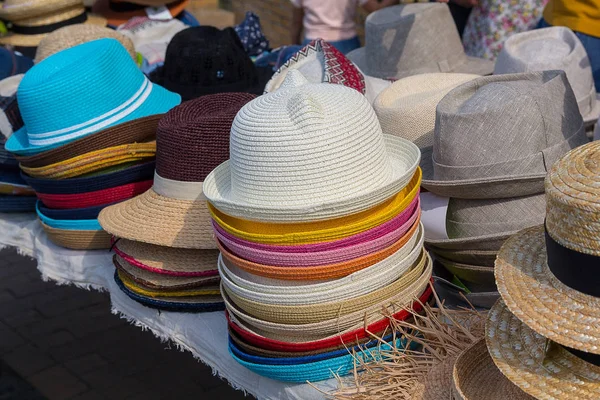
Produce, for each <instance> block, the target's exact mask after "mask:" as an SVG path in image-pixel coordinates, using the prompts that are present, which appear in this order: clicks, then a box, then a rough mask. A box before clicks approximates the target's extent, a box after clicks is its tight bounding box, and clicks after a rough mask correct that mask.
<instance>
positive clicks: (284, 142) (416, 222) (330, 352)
mask: <svg viewBox="0 0 600 400" xmlns="http://www.w3.org/2000/svg"><path fill="white" fill-rule="evenodd" d="M419 159H420V153H419V150H418V148H417V147H416V146H415V145H413V144H412V143H410V142H408V141H406V140H403V139H400V138H398V137H393V136H388V135H383V134H382V132H381V128H380V126H379V122H378V120H377V117H376V115H375V113H374V112H373V109H372V107H371V106H370V105H369V103H368V101H367V100H366V98H365V97H364V96H363V95H362V94H361V93H360V92H358V91H356V90H354V89H351V88H348V87H345V86H343V85H331V84H326V83H308V81H307V80H306V79H305V78H304V76H303V75H302V74H301V73H300V72H299V71H296V70H292V71H289V72H288V76H287V77H286V79H285V81H284V82H283V84H282V85H281V87H280V88H279V89H278V90H276V91H275V92H272V93H269V94H265V95H263V96H261V97H259V98H257V99H255V100H253V101H251V102H250V103H248V104H247V105H246V106H244V107H243V108H242V109H241V110H240V112H239V113H238V114H237V116H236V118H235V120H234V122H233V126H232V128H231V144H230V159H229V160H228V161H227V162H225V163H223V164H221V165H219V166H218V167H217V168H216V169H215V170H214V171H212V172H211V173H210V174H209V175H208V177H207V178H206V180H205V182H204V194H205V195H206V197H207V199H208V201H209V203H210V205H209V210H210V213H211V216H212V219H213V227H214V233H215V236H216V238H217V241H218V246H219V249H220V251H221V254H220V256H219V260H218V268H219V272H220V275H221V292H222V295H223V298H224V300H225V304H226V307H227V313H228V314H227V315H228V318H229V350H230V353H231V354H232V356H233V357H234V358H235V360H236V361H238V362H239V363H240V364H242V365H244V366H246V367H247V368H249V369H251V370H252V371H254V372H256V373H258V374H260V375H263V376H267V377H270V378H273V379H278V380H283V381H290V382H305V381H306V380H311V381H318V380H322V379H328V378H330V377H332V376H333V375H332V371H334V373H337V374H340V375H343V374H347V373H349V372H351V371H352V370H353V368H354V362H355V357H357V358H358V359H362V360H367V359H372V358H378V357H381V353H380V352H381V351H382V350H384V349H386V348H387V349H389V348H390V346H399V347H402V346H404V344H405V343H404V341H403V339H402V338H400V337H396V336H394V334H393V331H392V330H391V329H390V328H389V319H388V318H387V317H388V316H389V315H396V317H397V318H407V316H408V314H409V313H408V312H407V311H406V308H407V307H410V306H411V304H413V302H415V301H417V303H414V304H416V306H415V307H417V308H418V306H419V304H421V303H419V302H418V300H420V301H421V302H425V301H427V299H428V297H429V295H430V293H431V289H430V286H429V282H430V277H431V268H432V265H431V259H430V258H429V255H428V254H427V252H426V251H425V250H424V248H423V228H422V226H421V224H420V206H419V197H418V193H419V184H420V180H421V171H420V169H419V168H418V164H419ZM371 334H377V335H379V337H383V338H384V339H385V340H384V342H381V341H377V340H374V338H375V336H371ZM355 346H357V347H355ZM346 347H348V348H354V349H355V350H356V353H355V354H349V353H348V351H347V349H346ZM365 348H366V349H367V350H365ZM362 350H365V351H364V352H363V351H362Z"/></svg>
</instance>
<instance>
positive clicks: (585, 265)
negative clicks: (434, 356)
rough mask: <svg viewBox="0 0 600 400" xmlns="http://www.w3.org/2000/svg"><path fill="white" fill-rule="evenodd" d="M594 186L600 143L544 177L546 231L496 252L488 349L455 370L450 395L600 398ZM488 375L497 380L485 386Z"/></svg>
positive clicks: (524, 235) (468, 355) (599, 239)
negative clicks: (496, 293)
mask: <svg viewBox="0 0 600 400" xmlns="http://www.w3.org/2000/svg"><path fill="white" fill-rule="evenodd" d="M598 188H600V143H598V142H594V143H589V144H587V145H585V146H581V147H579V148H577V149H575V150H572V151H571V152H569V153H568V154H567V155H565V156H564V157H563V158H561V159H560V160H559V161H558V162H557V163H556V164H555V165H554V166H553V167H552V169H551V170H550V171H549V174H548V176H547V178H546V201H547V203H548V210H547V214H546V220H545V223H544V225H540V226H536V227H533V228H530V229H526V230H523V231H521V232H519V233H518V234H516V235H514V236H513V237H511V238H510V239H509V240H507V241H506V243H505V244H504V246H502V248H501V249H500V252H499V253H498V259H497V261H496V280H497V284H498V289H499V291H500V294H501V295H502V299H501V300H499V301H498V303H496V305H494V307H493V308H492V309H491V310H490V313H489V315H488V319H487V323H486V340H485V342H482V343H480V344H478V345H475V346H474V347H473V348H472V349H470V350H467V351H466V352H465V353H464V354H463V355H462V356H461V358H459V360H458V361H459V362H458V363H457V365H456V366H455V369H454V385H455V390H454V392H455V396H456V398H458V399H508V398H511V399H597V398H600V350H599V349H600V331H599V330H598V329H597V326H598V324H599V323H600V312H599V308H598V304H599V300H598V297H599V296H600V290H599V289H600V280H599V279H598V274H597V272H598V271H597V270H596V269H595V268H597V267H598V256H599V255H600V236H599V235H598V232H600V229H599V228H600V227H599V226H598V221H599V220H600V219H599V216H600V203H599V202H598V198H599V196H600V191H599V189H598ZM486 344H487V346H486ZM494 364H495V365H494ZM498 369H499V370H500V371H501V372H502V374H500V372H498ZM494 370H495V371H496V372H493V373H494V374H495V375H496V376H500V377H502V379H497V380H493V379H486V378H488V377H489V376H490V375H491V373H490V374H486V375H484V374H485V373H486V371H489V372H491V371H494ZM484 377H485V378H484ZM484 379H486V380H485V382H486V384H481V382H482V381H483V380H484ZM509 393H512V395H511V396H507V395H508V394H509Z"/></svg>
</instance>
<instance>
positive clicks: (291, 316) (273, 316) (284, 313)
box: [221, 252, 431, 324]
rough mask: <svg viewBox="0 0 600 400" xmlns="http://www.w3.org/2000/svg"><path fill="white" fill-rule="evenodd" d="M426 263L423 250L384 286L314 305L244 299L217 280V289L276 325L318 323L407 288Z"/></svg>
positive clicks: (428, 263) (427, 261)
mask: <svg viewBox="0 0 600 400" xmlns="http://www.w3.org/2000/svg"><path fill="white" fill-rule="evenodd" d="M430 263H431V259H430V258H429V255H427V253H426V252H422V253H421V257H420V259H419V260H418V261H416V262H415V263H414V265H412V266H411V267H410V269H409V270H408V271H407V272H406V273H404V274H403V275H402V276H401V277H400V278H398V279H397V280H395V281H394V282H392V283H390V284H389V285H387V286H384V287H382V288H380V289H377V290H374V291H372V292H370V293H367V294H363V295H360V296H357V297H353V298H349V299H345V300H344V299H342V300H338V301H330V302H322V303H316V304H303V305H293V306H291V305H281V304H267V303H263V302H258V301H254V300H248V299H246V298H243V297H241V296H239V295H238V294H236V293H234V291H233V290H231V289H230V288H229V287H228V286H226V285H224V284H223V282H222V283H221V291H222V292H223V293H226V294H227V296H228V297H229V298H230V299H231V301H233V303H234V304H235V305H236V306H237V307H238V308H239V309H241V310H243V311H244V312H246V313H248V314H249V315H252V316H254V317H256V318H259V319H261V320H262V321H266V322H273V323H280V324H310V323H318V322H323V321H328V320H331V319H334V318H336V317H338V318H341V317H344V316H346V315H348V314H353V313H355V312H359V311H361V310H365V309H368V308H369V307H372V306H373V305H375V304H378V303H380V302H382V301H385V300H386V299H389V298H390V297H392V296H393V295H394V294H397V293H398V292H402V291H403V290H405V289H407V288H408V287H410V286H411V284H413V283H414V282H415V281H416V280H418V278H419V277H421V276H422V275H423V272H424V271H425V269H426V268H427V267H428V266H429V265H430Z"/></svg>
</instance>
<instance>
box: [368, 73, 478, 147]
mask: <svg viewBox="0 0 600 400" xmlns="http://www.w3.org/2000/svg"><path fill="white" fill-rule="evenodd" d="M477 77H478V75H469V74H452V73H445V74H441V73H440V74H421V75H415V76H411V77H407V78H404V79H400V80H398V81H396V82H394V83H393V84H392V85H391V86H390V87H389V88H387V89H385V90H384V91H383V92H381V93H380V94H379V96H377V98H376V99H375V101H374V102H373V109H374V110H375V113H376V114H377V118H379V123H380V124H381V130H382V131H383V133H384V134H387V135H394V136H399V137H401V138H404V139H406V140H410V141H411V142H413V143H414V144H416V145H417V146H418V147H419V149H421V151H422V152H423V153H425V152H431V149H432V147H433V130H434V128H435V108H436V107H437V105H438V103H439V102H440V100H441V99H442V98H443V97H444V96H445V95H446V94H447V93H448V92H449V91H450V90H452V89H454V88H455V87H456V86H459V85H461V84H463V83H465V82H468V81H470V80H473V79H475V78H477ZM429 156H430V155H429ZM425 157H427V155H423V158H425Z"/></svg>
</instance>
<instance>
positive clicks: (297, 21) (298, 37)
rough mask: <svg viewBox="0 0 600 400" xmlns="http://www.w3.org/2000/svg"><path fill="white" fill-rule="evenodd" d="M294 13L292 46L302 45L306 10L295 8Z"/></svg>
mask: <svg viewBox="0 0 600 400" xmlns="http://www.w3.org/2000/svg"><path fill="white" fill-rule="evenodd" d="M293 9H294V10H293V11H292V29H290V31H291V34H292V44H301V43H302V20H303V19H304V9H303V8H302V7H293Z"/></svg>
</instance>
